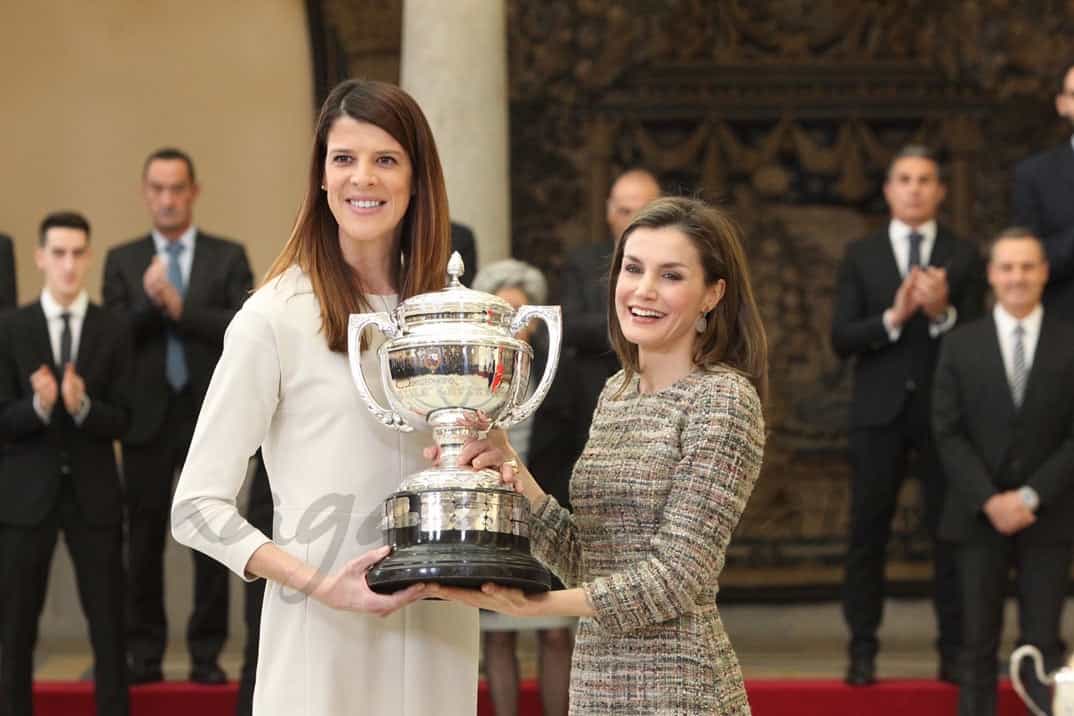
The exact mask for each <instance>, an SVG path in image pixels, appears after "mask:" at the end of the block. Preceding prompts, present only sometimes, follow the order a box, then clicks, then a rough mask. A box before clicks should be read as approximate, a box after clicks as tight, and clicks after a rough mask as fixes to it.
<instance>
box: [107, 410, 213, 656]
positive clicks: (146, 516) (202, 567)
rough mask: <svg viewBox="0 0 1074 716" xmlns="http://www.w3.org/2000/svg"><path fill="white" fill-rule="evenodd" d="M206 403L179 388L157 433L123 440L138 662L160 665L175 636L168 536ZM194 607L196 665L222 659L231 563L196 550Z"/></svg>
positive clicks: (133, 649) (191, 643)
mask: <svg viewBox="0 0 1074 716" xmlns="http://www.w3.org/2000/svg"><path fill="white" fill-rule="evenodd" d="M198 408H199V406H198V405H196V404H195V401H194V399H193V397H192V396H191V394H190V392H189V390H184V391H182V392H180V393H177V394H174V395H172V397H171V400H170V403H169V405H168V413H167V416H166V417H165V420H164V425H163V426H162V427H161V429H160V431H159V432H158V433H157V436H156V437H155V438H154V439H153V440H152V441H150V442H149V443H146V444H144V445H134V446H131V445H124V446H123V474H124V477H125V479H126V483H127V500H128V519H129V530H128V535H127V539H128V544H127V554H128V559H129V562H128V564H129V570H130V583H129V588H128V596H129V599H130V606H129V609H128V617H129V622H128V628H127V649H128V650H129V653H130V659H131V665H132V666H133V667H134V668H136V669H139V670H147V669H157V668H160V663H161V659H162V658H163V656H164V648H165V646H166V645H167V639H168V621H167V617H166V616H165V612H164V561H163V560H164V540H165V535H166V534H167V533H168V531H169V525H170V522H171V520H170V513H171V501H172V488H173V487H174V483H175V479H176V476H177V474H178V472H179V470H180V469H182V466H183V461H184V460H186V453H187V450H188V449H189V447H190V439H191V437H192V436H193V433H194V423H195V421H196V420H197V415H198ZM192 554H193V559H194V610H193V613H192V614H191V615H190V620H189V621H188V622H187V631H186V638H187V648H188V649H189V650H190V658H191V661H192V663H193V665H195V666H208V665H213V664H216V662H217V659H218V657H219V656H220V651H221V650H222V649H223V648H224V642H226V641H227V625H228V571H227V567H225V566H224V565H223V564H221V563H219V562H217V561H216V560H214V559H212V558H211V557H207V556H206V555H204V554H202V553H201V552H197V551H193V552H192Z"/></svg>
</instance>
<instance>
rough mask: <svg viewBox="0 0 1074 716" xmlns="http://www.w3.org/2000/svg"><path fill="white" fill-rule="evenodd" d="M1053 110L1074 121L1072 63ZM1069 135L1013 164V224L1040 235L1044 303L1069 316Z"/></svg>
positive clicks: (1073, 224)
mask: <svg viewBox="0 0 1074 716" xmlns="http://www.w3.org/2000/svg"><path fill="white" fill-rule="evenodd" d="M1057 89H1058V93H1057V94H1056V96H1055V110H1056V112H1057V113H1058V114H1059V116H1060V117H1062V118H1063V119H1065V120H1067V121H1068V122H1072V123H1074V64H1068V65H1067V66H1066V67H1065V68H1064V69H1063V73H1062V76H1061V77H1060V80H1059V86H1058V88H1057ZM1071 196H1074V137H1071V138H1069V139H1067V140H1066V141H1065V142H1063V143H1062V144H1060V145H1059V146H1058V147H1053V148H1052V149H1049V150H1047V151H1044V152H1041V153H1039V154H1035V155H1033V156H1031V157H1029V158H1028V159H1025V160H1023V161H1022V162H1020V163H1019V164H1018V166H1016V167H1015V169H1014V197H1013V201H1012V202H1011V205H1012V209H1013V214H1014V223H1016V224H1018V225H1019V226H1024V227H1026V228H1028V229H1029V230H1030V231H1032V232H1033V233H1034V234H1035V235H1036V236H1037V237H1039V238H1040V241H1041V243H1042V245H1043V246H1044V250H1045V254H1046V256H1047V259H1048V266H1049V267H1050V269H1051V270H1050V271H1049V275H1048V285H1047V286H1046V287H1045V289H1044V305H1045V306H1047V307H1048V308H1050V309H1052V315H1053V316H1055V317H1056V318H1062V319H1064V320H1067V321H1074V201H1071V200H1070V199H1071Z"/></svg>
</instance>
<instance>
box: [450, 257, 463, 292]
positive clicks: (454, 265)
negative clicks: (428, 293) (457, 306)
mask: <svg viewBox="0 0 1074 716" xmlns="http://www.w3.org/2000/svg"><path fill="white" fill-rule="evenodd" d="M465 269H466V264H464V263H463V261H462V255H460V254H459V252H458V251H452V252H451V258H450V259H448V262H447V272H448V276H450V277H451V278H450V279H449V280H448V286H449V287H452V288H454V287H455V286H461V285H462V283H461V282H460V281H459V277H460V276H462V273H463V271H464V270H465Z"/></svg>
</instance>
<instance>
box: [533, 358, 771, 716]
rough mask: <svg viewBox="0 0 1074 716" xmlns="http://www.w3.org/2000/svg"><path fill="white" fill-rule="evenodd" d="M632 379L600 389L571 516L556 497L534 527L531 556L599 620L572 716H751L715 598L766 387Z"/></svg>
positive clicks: (579, 652) (759, 437)
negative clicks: (644, 387) (647, 386)
mask: <svg viewBox="0 0 1074 716" xmlns="http://www.w3.org/2000/svg"><path fill="white" fill-rule="evenodd" d="M622 381H623V374H622V372H620V373H618V374H616V375H614V376H612V378H610V379H609V380H608V382H607V384H606V385H605V387H604V390H603V392H602V393H601V396H600V400H599V402H598V404H597V409H596V413H595V414H594V416H593V424H592V427H591V429H590V434H589V441H588V443H587V444H586V447H585V450H584V451H583V452H582V455H581V457H580V458H579V459H578V462H577V464H576V465H575V468H574V473H573V476H572V478H571V487H570V490H571V504H572V505H573V510H574V512H573V514H572V513H570V512H568V511H567V510H565V509H564V508H563V507H561V506H560V505H559V504H558V503H557V502H556V500H555V499H554V498H552V497H545V498H542V501H541V502H540V503H538V504H537V505H536V509H535V510H534V515H533V519H532V522H531V540H532V547H533V552H534V555H535V556H536V557H537V558H538V559H540V560H541V561H542V562H544V563H545V564H547V565H548V566H549V568H551V569H552V571H554V572H555V573H556V574H557V575H558V576H559V578H560V579H562V580H563V582H564V583H565V584H566V585H567V587H582V588H583V589H584V590H585V594H586V598H587V600H588V602H589V604H590V605H591V606H592V608H593V610H594V612H595V615H594V616H593V617H586V618H583V619H582V620H581V621H580V623H579V627H578V634H577V639H576V643H575V648H574V659H573V662H572V668H571V685H570V713H571V714H578V715H581V714H616V716H626V715H628V714H638V715H639V716H640V715H641V714H645V715H646V716H651V715H652V714H665V715H669V716H670V715H671V714H684V715H685V714H688V715H689V716H698V715H700V714H718V715H719V716H740V715H742V714H749V713H750V707H749V702H748V701H747V699H746V691H745V688H744V686H743V683H742V672H741V669H740V668H739V664H738V659H737V657H736V656H735V653H734V651H733V649H732V648H731V642H730V640H729V639H728V637H727V633H726V632H725V631H724V628H723V624H722V623H721V622H720V615H719V612H718V610H717V608H716V592H717V591H718V589H719V586H718V577H719V574H720V571H721V569H722V568H723V565H724V557H725V551H726V549H727V545H728V543H729V542H730V540H731V534H732V532H733V531H734V529H735V526H736V525H737V524H738V521H739V518H740V517H741V515H742V512H743V510H744V509H745V507H746V502H747V500H748V499H749V496H750V493H751V492H752V491H753V486H754V484H755V482H756V480H757V476H758V473H759V472H760V468H761V459H762V456H763V452H764V439H765V435H764V418H763V416H762V413H761V404H760V400H759V398H758V396H757V392H756V391H755V390H754V388H753V386H752V385H751V384H750V382H749V381H748V380H747V379H746V378H744V377H742V376H741V375H739V374H738V373H735V372H732V371H731V370H729V369H721V368H714V369H709V370H698V371H695V372H694V373H691V374H690V375H688V376H686V377H685V378H682V379H681V380H679V381H678V382H676V383H675V384H673V385H671V386H669V387H667V388H665V389H663V390H660V391H658V392H655V393H652V394H642V393H640V392H639V390H638V380H637V378H634V379H633V380H632V381H631V383H630V384H629V385H628V386H627V387H626V388H625V389H624V390H623V391H622V393H619V388H620V386H621V384H622Z"/></svg>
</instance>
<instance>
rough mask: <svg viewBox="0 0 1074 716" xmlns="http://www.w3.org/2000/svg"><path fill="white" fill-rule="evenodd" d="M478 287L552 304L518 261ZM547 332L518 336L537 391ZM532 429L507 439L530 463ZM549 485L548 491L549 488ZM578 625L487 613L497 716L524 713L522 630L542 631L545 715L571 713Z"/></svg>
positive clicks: (482, 275)
mask: <svg viewBox="0 0 1074 716" xmlns="http://www.w3.org/2000/svg"><path fill="white" fill-rule="evenodd" d="M473 288H474V289H475V290H478V291H484V292H485V293H491V294H495V295H496V296H499V297H500V298H502V299H503V300H505V301H507V302H508V303H509V304H511V306H512V307H513V308H515V309H516V310H517V309H518V307H519V306H523V305H526V304H529V305H542V304H544V303H545V302H546V301H547V300H548V283H547V281H545V278H544V275H543V274H542V273H541V272H540V270H539V269H538V268H536V267H535V266H531V265H530V264H527V263H524V262H522V261H516V260H515V259H504V260H503V261H497V262H495V263H492V264H489V265H488V266H485V267H484V268H482V269H481V270H480V271H478V273H477V277H476V278H475V279H474V284H473ZM543 328H544V324H543V323H540V322H538V321H531V322H530V324H529V325H528V326H527V327H526V328H524V329H523V330H522V331H521V332H520V333H519V335H518V336H517V337H518V338H521V339H522V340H525V341H527V342H529V343H530V345H532V346H533V351H534V358H533V365H532V369H531V374H530V388H531V389H532V388H533V387H534V386H536V385H537V381H538V380H539V379H540V377H541V375H542V374H543V373H544V366H545V362H546V360H547V357H548V333H547V331H545V330H543ZM532 428H533V416H530V417H529V418H528V419H526V420H524V421H522V422H521V423H518V424H516V425H514V426H512V427H510V428H508V430H507V437H508V439H509V440H510V442H511V445H512V446H513V447H514V449H515V452H516V453H518V459H520V460H522V461H526V460H527V459H528V455H529V444H530V432H531V430H532ZM543 487H544V489H548V486H547V485H544V486H543ZM552 579H553V584H552V589H563V583H562V582H560V581H559V580H558V579H556V578H555V577H553V578H552ZM575 621H576V620H575V619H574V618H573V617H564V616H547V617H540V618H529V619H523V618H517V617H511V616H504V615H500V614H496V613H493V612H488V611H485V612H482V613H481V636H482V645H483V647H484V657H485V675H486V676H487V677H488V684H489V693H490V694H491V695H492V705H493V707H494V708H495V710H496V716H515V715H516V714H517V713H518V694H519V681H520V679H519V669H518V655H517V646H518V632H519V631H521V630H524V629H536V630H537V680H538V688H539V690H540V694H541V704H542V706H543V708H544V713H545V716H562V715H565V714H566V713H567V689H568V685H569V680H570V673H571V647H572V642H573V637H572V635H571V628H572V627H573V626H574V623H575Z"/></svg>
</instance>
